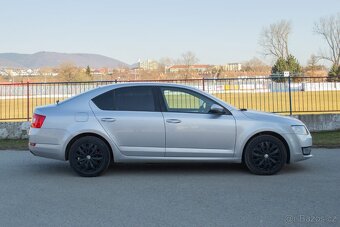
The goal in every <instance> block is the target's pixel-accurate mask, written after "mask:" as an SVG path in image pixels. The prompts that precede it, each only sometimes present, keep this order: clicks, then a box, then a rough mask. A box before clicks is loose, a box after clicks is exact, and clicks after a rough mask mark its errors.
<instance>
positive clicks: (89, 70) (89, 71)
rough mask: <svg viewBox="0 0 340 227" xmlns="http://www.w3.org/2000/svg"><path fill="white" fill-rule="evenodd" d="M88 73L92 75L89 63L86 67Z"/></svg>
mask: <svg viewBox="0 0 340 227" xmlns="http://www.w3.org/2000/svg"><path fill="white" fill-rule="evenodd" d="M86 75H88V76H91V69H90V66H89V65H88V66H87V67H86Z"/></svg>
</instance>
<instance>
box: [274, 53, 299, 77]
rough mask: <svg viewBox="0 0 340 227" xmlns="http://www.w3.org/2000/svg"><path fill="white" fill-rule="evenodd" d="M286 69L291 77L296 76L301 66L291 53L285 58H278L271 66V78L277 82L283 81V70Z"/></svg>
mask: <svg viewBox="0 0 340 227" xmlns="http://www.w3.org/2000/svg"><path fill="white" fill-rule="evenodd" d="M284 71H288V72H289V74H290V76H291V77H297V76H299V75H300V74H301V72H302V68H301V66H300V64H299V62H298V60H297V59H296V58H295V57H294V56H293V55H291V54H290V55H288V57H287V59H284V58H282V57H280V58H278V59H277V61H276V62H275V64H274V66H273V67H272V79H273V80H274V81H277V82H284V81H286V79H284V78H283V72H284Z"/></svg>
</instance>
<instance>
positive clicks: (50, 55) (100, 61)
mask: <svg viewBox="0 0 340 227" xmlns="http://www.w3.org/2000/svg"><path fill="white" fill-rule="evenodd" d="M62 63H73V64H75V65H76V66H78V67H86V66H88V65H89V66H90V67H91V68H103V67H107V68H119V67H125V66H129V65H128V64H126V63H124V62H122V61H119V60H117V59H114V58H110V57H106V56H103V55H99V54H67V53H57V52H46V51H43V52H37V53H34V54H18V53H0V68H4V67H11V68H42V67H58V66H59V65H60V64H62Z"/></svg>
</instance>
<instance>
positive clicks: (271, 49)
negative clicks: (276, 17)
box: [259, 20, 292, 59]
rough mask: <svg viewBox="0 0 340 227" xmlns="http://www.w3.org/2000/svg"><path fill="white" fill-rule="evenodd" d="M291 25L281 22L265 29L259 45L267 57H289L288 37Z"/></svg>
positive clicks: (284, 21) (287, 22)
mask: <svg viewBox="0 0 340 227" xmlns="http://www.w3.org/2000/svg"><path fill="white" fill-rule="evenodd" d="M291 30H292V29H291V23H290V22H289V21H286V20H281V21H279V22H277V23H274V24H271V25H269V27H266V28H264V29H263V31H262V33H261V35H260V41H259V44H260V46H261V47H262V48H263V54H264V55H265V56H272V57H274V58H284V59H286V58H287V57H288V55H289V50H288V36H289V34H290V33H291Z"/></svg>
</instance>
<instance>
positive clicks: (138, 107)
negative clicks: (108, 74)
mask: <svg viewBox="0 0 340 227" xmlns="http://www.w3.org/2000/svg"><path fill="white" fill-rule="evenodd" d="M154 89H155V88H153V87H151V86H131V87H122V88H117V89H114V90H111V91H109V92H106V93H104V94H102V95H99V96H97V97H96V98H94V99H92V101H93V104H92V106H93V107H92V109H93V110H94V114H95V116H96V118H97V119H98V121H99V122H100V124H101V125H102V126H103V128H104V129H105V131H106V132H107V133H108V134H109V136H110V137H111V138H112V140H113V141H114V143H116V145H117V146H118V147H119V149H120V151H121V152H122V153H123V154H124V155H128V156H156V157H160V156H164V154H165V127H164V121H163V116H162V113H161V112H160V109H159V102H158V98H157V97H156V96H155V93H154Z"/></svg>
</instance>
